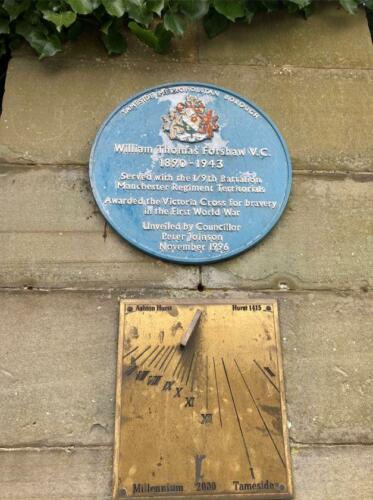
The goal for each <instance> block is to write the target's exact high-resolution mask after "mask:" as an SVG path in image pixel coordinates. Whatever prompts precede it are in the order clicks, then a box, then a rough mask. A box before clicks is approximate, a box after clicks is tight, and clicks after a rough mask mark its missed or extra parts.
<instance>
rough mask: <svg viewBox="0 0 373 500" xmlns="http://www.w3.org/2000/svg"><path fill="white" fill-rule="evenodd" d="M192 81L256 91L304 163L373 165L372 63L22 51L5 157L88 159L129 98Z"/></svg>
mask: <svg viewBox="0 0 373 500" xmlns="http://www.w3.org/2000/svg"><path fill="white" fill-rule="evenodd" d="M183 80H184V81H188V80H189V81H195V80H199V81H205V82H208V83H212V84H217V85H220V86H223V87H228V88H231V89H232V90H233V91H237V92H238V93H240V94H242V95H244V96H246V97H248V98H249V99H252V101H253V102H255V103H257V104H258V105H259V106H260V107H261V108H262V109H263V110H264V111H266V112H267V113H268V114H269V115H270V116H271V118H273V120H274V121H275V123H277V125H278V126H279V128H280V130H281V132H282V133H283V135H284V137H285V139H286V140H287V142H288V145H289V148H290V153H291V156H292V159H293V160H294V165H295V168H302V169H304V168H307V169H319V170H331V171H334V170H348V171H350V170H355V171H368V170H372V169H373V165H372V157H373V145H372V141H371V134H370V129H371V123H372V119H373V97H372V96H373V93H372V87H373V86H372V82H373V76H372V74H371V72H370V71H369V70H347V69H346V70H325V69H324V70H320V71H318V70H313V69H296V68H291V67H280V68H257V67H256V68H254V67H248V66H245V65H230V64H224V65H213V64H207V63H203V64H202V63H201V64H193V63H185V64H184V63H183V64H180V63H172V62H164V63H160V62H157V63H151V62H147V61H144V62H130V61H128V60H125V59H119V60H116V59H115V60H107V59H105V60H99V61H96V60H95V61H92V60H86V59H84V58H83V59H81V60H80V59H75V58H72V59H67V58H63V59H56V60H48V61H44V62H40V61H38V60H37V58H30V57H17V56H16V55H15V57H14V58H13V59H12V60H11V62H10V65H9V69H8V76H7V83H6V93H5V99H4V111H3V116H2V119H1V121H0V137H1V139H0V158H2V159H3V161H5V162H8V163H43V164H44V163H47V164H61V163H62V164H76V163H78V164H85V163H87V161H88V156H89V151H90V147H91V144H92V142H93V140H94V137H95V135H96V133H97V130H98V127H99V125H100V124H101V122H102V121H103V119H104V118H105V117H106V116H107V115H108V114H109V112H110V111H111V110H112V109H113V108H114V107H115V106H116V105H117V104H118V103H119V102H121V101H122V100H123V99H125V98H128V97H130V96H131V95H133V94H134V93H136V92H139V91H141V90H143V89H145V88H147V87H150V86H152V85H159V84H162V83H165V82H168V81H183ZM40 89H48V90H47V91H44V92H43V91H41V90H40ZM67 123H68V125H67ZM352 131H356V132H354V133H352Z"/></svg>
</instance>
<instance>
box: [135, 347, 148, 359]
mask: <svg viewBox="0 0 373 500" xmlns="http://www.w3.org/2000/svg"><path fill="white" fill-rule="evenodd" d="M150 348H151V345H149V346H148V347H147V348H146V349H144V350H143V351H142V353H141V354H139V355H138V356H136V358H133V360H134V361H135V362H136V361H137V360H138V359H139V358H141V356H143V355H144V354H145V353H146V351H149V349H150Z"/></svg>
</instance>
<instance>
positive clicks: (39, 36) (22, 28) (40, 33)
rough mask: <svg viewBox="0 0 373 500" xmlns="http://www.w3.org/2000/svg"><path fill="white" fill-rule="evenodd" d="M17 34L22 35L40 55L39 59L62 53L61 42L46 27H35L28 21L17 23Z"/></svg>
mask: <svg viewBox="0 0 373 500" xmlns="http://www.w3.org/2000/svg"><path fill="white" fill-rule="evenodd" d="M16 32H17V33H18V34H19V35H21V36H22V37H23V38H24V39H25V40H27V42H28V43H29V44H30V45H31V47H32V48H33V49H34V50H35V51H36V52H37V53H38V54H39V59H44V58H45V57H50V56H54V55H55V54H56V53H57V52H60V51H61V40H60V39H59V38H58V36H57V35H55V34H50V33H49V32H48V30H47V29H46V28H45V26H42V25H39V26H33V25H30V24H29V23H28V22H27V21H21V22H20V23H17V26H16Z"/></svg>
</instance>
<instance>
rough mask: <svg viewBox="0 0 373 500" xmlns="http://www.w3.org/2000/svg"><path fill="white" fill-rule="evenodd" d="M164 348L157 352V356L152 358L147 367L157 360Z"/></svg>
mask: <svg viewBox="0 0 373 500" xmlns="http://www.w3.org/2000/svg"><path fill="white" fill-rule="evenodd" d="M165 347H166V346H163V347H161V350H160V351H158V352H157V354H156V355H155V356H154V358H153V359H152V360H151V362H150V363H149V365H148V366H149V367H150V366H152V364H153V363H154V361H155V360H156V359H157V358H158V356H159V355H160V354H161V353H162V352H163V351H164V349H165Z"/></svg>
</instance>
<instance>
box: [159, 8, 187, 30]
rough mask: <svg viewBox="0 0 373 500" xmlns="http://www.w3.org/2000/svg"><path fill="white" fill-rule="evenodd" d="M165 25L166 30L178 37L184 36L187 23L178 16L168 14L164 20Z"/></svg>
mask: <svg viewBox="0 0 373 500" xmlns="http://www.w3.org/2000/svg"><path fill="white" fill-rule="evenodd" d="M163 23H164V27H165V28H166V30H167V31H171V33H173V34H174V35H176V36H182V35H183V34H184V32H185V29H186V25H185V21H184V19H183V18H182V17H181V16H179V15H178V14H172V13H171V12H167V14H165V16H164V18H163Z"/></svg>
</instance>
